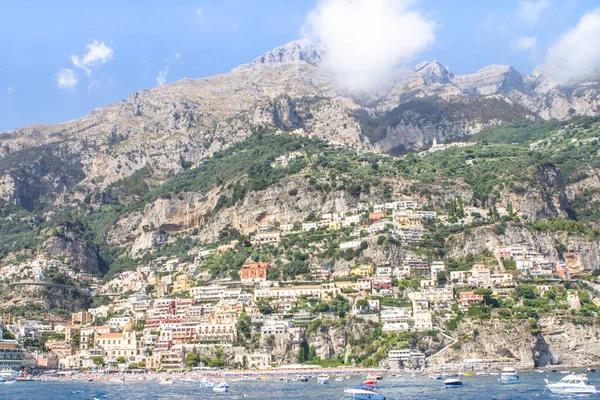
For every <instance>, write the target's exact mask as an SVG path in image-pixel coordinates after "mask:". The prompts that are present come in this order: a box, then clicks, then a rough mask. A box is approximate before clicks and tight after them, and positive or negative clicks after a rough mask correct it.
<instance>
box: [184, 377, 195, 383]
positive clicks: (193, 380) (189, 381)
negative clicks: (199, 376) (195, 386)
mask: <svg viewBox="0 0 600 400" xmlns="http://www.w3.org/2000/svg"><path fill="white" fill-rule="evenodd" d="M181 382H185V383H196V382H197V381H196V380H195V379H191V378H183V379H182V380H181Z"/></svg>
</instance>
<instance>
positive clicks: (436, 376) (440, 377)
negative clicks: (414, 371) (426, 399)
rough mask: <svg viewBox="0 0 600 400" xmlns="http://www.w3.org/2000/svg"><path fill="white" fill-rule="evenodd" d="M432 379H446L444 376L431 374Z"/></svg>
mask: <svg viewBox="0 0 600 400" xmlns="http://www.w3.org/2000/svg"><path fill="white" fill-rule="evenodd" d="M429 377H430V378H432V379H436V380H437V379H443V378H444V377H443V376H442V374H431V375H429Z"/></svg>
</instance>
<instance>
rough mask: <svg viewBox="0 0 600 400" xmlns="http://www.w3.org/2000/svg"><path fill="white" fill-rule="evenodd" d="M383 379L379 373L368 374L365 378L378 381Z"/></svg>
mask: <svg viewBox="0 0 600 400" xmlns="http://www.w3.org/2000/svg"><path fill="white" fill-rule="evenodd" d="M382 379H383V376H381V375H369V376H367V380H368V381H380V380H382Z"/></svg>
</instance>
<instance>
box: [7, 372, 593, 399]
mask: <svg viewBox="0 0 600 400" xmlns="http://www.w3.org/2000/svg"><path fill="white" fill-rule="evenodd" d="M519 375H520V377H521V379H520V380H519V381H517V382H515V383H501V382H499V381H498V377H497V376H472V377H463V378H462V381H463V383H464V386H463V387H462V388H453V389H444V388H443V387H442V381H441V380H434V379H432V378H429V377H426V376H417V377H415V378H412V377H410V376H402V377H400V378H387V379H384V380H383V381H381V382H380V384H379V392H380V393H382V394H383V395H385V396H386V397H387V398H388V399H390V400H400V399H402V400H413V399H414V400H417V399H418V400H422V399H445V400H453V399H460V400H480V399H485V400H495V399H523V400H525V399H527V400H529V399H565V398H573V399H600V395H598V394H594V395H579V396H565V395H555V394H551V393H550V392H548V391H547V392H546V393H543V391H544V378H548V379H549V380H550V381H558V380H560V378H561V377H562V375H560V374H557V373H554V374H548V376H547V375H546V374H538V373H528V372H521V373H520V374H519ZM588 377H589V379H590V382H591V383H592V385H595V386H596V387H599V388H600V373H598V374H596V373H592V374H589V375H588ZM360 382H361V379H360V378H359V377H353V378H352V379H348V380H344V381H343V382H335V381H334V380H333V378H332V380H331V382H330V383H329V384H328V385H319V384H317V382H316V380H315V379H313V380H311V381H310V382H306V383H303V382H280V381H277V380H276V378H270V380H267V381H237V382H231V381H230V382H229V384H230V391H229V393H214V392H212V389H208V388H202V387H200V385H199V384H197V383H185V382H176V383H174V384H172V385H161V384H159V383H158V382H155V381H131V382H125V383H109V382H106V383H104V382H17V383H15V384H13V385H0V399H2V400H62V399H68V400H83V399H85V400H90V399H99V400H108V399H132V400H133V399H144V400H146V399H148V400H153V399H156V400H158V399H161V400H162V399H177V400H179V399H199V400H204V399H215V400H219V399H223V400H225V399H245V400H254V399H269V400H277V399H307V400H313V399H314V400H317V399H319V400H322V399H333V400H336V399H340V398H341V397H342V396H343V395H344V393H343V391H344V388H345V387H354V386H356V385H357V384H359V383H360Z"/></svg>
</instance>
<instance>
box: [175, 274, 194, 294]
mask: <svg viewBox="0 0 600 400" xmlns="http://www.w3.org/2000/svg"><path fill="white" fill-rule="evenodd" d="M188 290H190V278H189V277H188V276H187V275H186V274H181V275H179V276H177V278H175V281H174V282H173V291H172V293H182V292H187V291H188Z"/></svg>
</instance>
